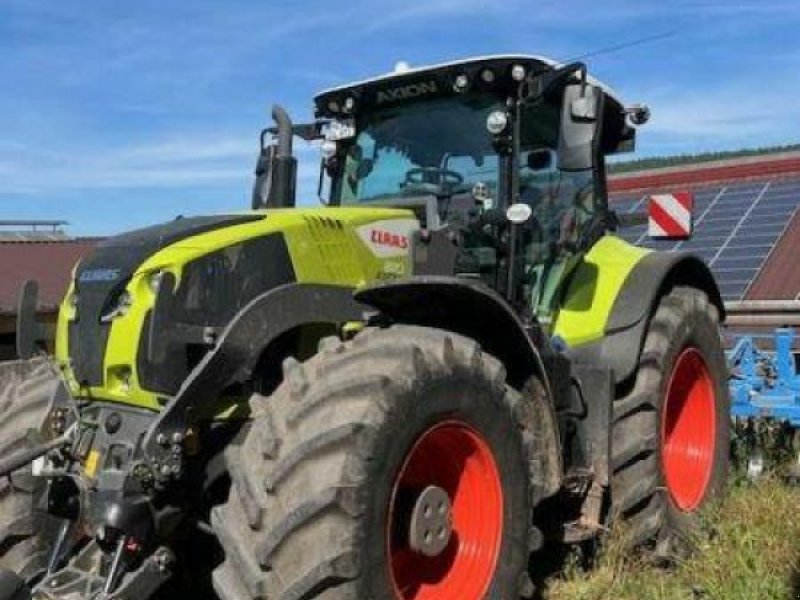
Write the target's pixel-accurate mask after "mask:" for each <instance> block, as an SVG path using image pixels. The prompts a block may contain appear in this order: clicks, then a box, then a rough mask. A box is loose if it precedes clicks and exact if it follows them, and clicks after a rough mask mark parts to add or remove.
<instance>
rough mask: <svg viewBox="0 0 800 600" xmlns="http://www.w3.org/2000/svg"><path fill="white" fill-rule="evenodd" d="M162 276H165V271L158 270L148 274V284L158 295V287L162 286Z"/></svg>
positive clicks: (154, 293)
mask: <svg viewBox="0 0 800 600" xmlns="http://www.w3.org/2000/svg"><path fill="white" fill-rule="evenodd" d="M162 277H164V271H156V272H154V273H151V274H150V275H148V276H147V286H148V287H149V288H150V291H151V292H153V295H155V296H158V289H159V288H160V287H161V278H162Z"/></svg>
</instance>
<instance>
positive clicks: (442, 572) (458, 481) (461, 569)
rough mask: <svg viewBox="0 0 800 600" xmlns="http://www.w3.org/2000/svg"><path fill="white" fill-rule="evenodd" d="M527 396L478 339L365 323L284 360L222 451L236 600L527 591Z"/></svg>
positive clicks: (218, 522)
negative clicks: (276, 380) (268, 392)
mask: <svg viewBox="0 0 800 600" xmlns="http://www.w3.org/2000/svg"><path fill="white" fill-rule="evenodd" d="M525 404H526V402H525V401H523V400H522V398H521V397H520V395H519V394H518V393H517V392H515V391H514V390H512V389H510V388H509V387H508V386H507V385H506V384H505V372H504V369H503V368H502V366H501V365H500V364H499V363H498V362H497V361H496V360H495V359H493V358H492V357H490V356H487V355H485V354H483V353H482V352H481V350H480V348H479V347H478V346H477V344H475V343H474V342H471V341H469V340H467V339H464V338H462V337H459V336H457V335H453V334H450V333H447V332H444V331H440V330H434V329H428V328H419V327H406V326H395V327H391V328H389V329H386V330H376V329H368V330H366V331H365V332H363V333H362V334H360V335H359V336H357V337H356V338H355V340H353V341H352V342H348V343H344V344H343V343H341V342H339V341H338V340H327V341H325V343H324V344H323V349H322V351H321V352H320V353H319V354H318V355H317V356H315V357H314V358H312V359H310V360H309V361H308V362H307V363H305V364H299V363H297V362H295V361H293V360H291V359H290V360H288V361H287V363H286V365H285V380H284V382H283V384H282V385H281V386H280V387H279V388H278V390H277V391H276V392H275V393H274V394H273V395H272V396H271V397H269V398H265V397H261V396H255V397H254V398H253V399H252V401H251V406H252V409H253V420H252V424H251V425H250V426H249V428H248V429H247V430H245V431H243V432H242V434H241V436H240V439H239V441H238V444H236V445H234V446H233V447H231V448H230V449H229V451H228V465H229V467H230V470H231V478H232V487H231V492H230V497H229V499H228V502H227V503H226V504H224V505H223V506H220V507H218V508H216V509H215V511H214V513H213V519H212V524H213V526H214V528H215V529H216V531H217V533H218V535H219V538H220V541H221V543H222V545H223V547H224V549H225V553H226V560H225V562H224V564H223V565H222V566H221V567H220V568H219V569H218V570H217V571H216V573H215V577H214V579H215V586H216V590H217V592H218V593H219V594H220V595H221V596H222V597H223V598H225V599H226V600H233V599H234V598H235V599H239V598H270V599H272V598H275V599H278V598H280V599H284V598H285V599H289V598H298V599H300V598H302V599H306V600H311V599H317V598H319V599H324V600H344V599H347V600H372V599H374V598H382V599H391V600H434V599H436V600H441V599H443V598H458V599H459V600H483V599H494V600H500V599H508V598H518V597H519V596H520V595H523V594H530V593H531V592H532V588H531V584H530V580H529V578H528V577H527V572H526V567H527V562H528V556H529V550H530V548H529V541H532V540H535V539H537V536H535V535H531V533H532V529H531V527H532V526H531V522H532V508H533V507H532V506H531V502H532V498H533V494H532V488H531V483H530V482H531V476H530V469H531V465H532V464H534V456H533V453H534V452H535V450H534V448H535V447H536V445H535V444H534V443H533V437H532V432H533V423H532V422H531V417H530V415H531V414H532V412H531V411H530V410H526V407H525V406H524V405H525Z"/></svg>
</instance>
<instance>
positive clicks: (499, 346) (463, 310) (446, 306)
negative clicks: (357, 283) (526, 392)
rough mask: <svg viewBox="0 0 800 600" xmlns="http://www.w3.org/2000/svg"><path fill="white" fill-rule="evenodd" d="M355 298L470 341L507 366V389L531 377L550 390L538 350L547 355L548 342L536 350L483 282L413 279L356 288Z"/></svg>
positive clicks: (403, 320)
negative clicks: (479, 345)
mask: <svg viewBox="0 0 800 600" xmlns="http://www.w3.org/2000/svg"><path fill="white" fill-rule="evenodd" d="M355 298H356V300H357V301H359V302H361V303H363V304H368V305H370V306H373V307H375V308H376V309H378V310H379V311H380V312H381V313H382V314H383V315H385V316H387V317H389V318H390V319H392V320H394V321H397V322H401V323H405V324H408V325H422V326H427V327H439V328H441V329H447V330H448V331H452V332H454V333H459V334H461V335H464V336H466V337H469V338H472V339H474V340H476V341H478V342H479V343H480V344H481V346H482V347H483V349H484V350H485V351H486V352H488V353H489V354H491V355H493V356H495V357H496V358H498V359H499V360H500V361H501V362H503V364H505V366H506V370H507V371H508V381H509V383H511V385H513V386H515V387H519V388H521V387H522V386H523V385H524V384H525V382H526V381H527V380H528V378H530V376H531V375H533V374H535V375H539V376H540V377H541V378H542V380H543V381H544V382H545V385H547V386H548V391H549V383H548V380H547V373H546V371H545V368H544V363H543V361H542V356H541V353H542V351H544V352H549V351H550V349H549V342H548V340H547V339H546V337H545V336H543V335H542V336H540V337H541V339H540V340H537V343H541V344H543V345H545V347H544V348H542V349H541V350H540V349H539V348H537V347H536V345H535V344H534V341H533V339H532V336H531V335H529V333H528V332H527V331H526V328H525V325H524V324H523V323H522V321H521V320H520V319H519V317H518V316H517V315H516V314H515V313H514V311H513V310H512V309H511V307H510V306H509V305H508V303H507V302H506V301H505V300H503V298H502V297H500V296H499V295H498V294H497V293H496V292H495V291H494V290H492V289H490V288H488V287H487V286H485V285H483V284H481V283H478V282H473V281H470V280H468V279H458V278H455V277H445V276H424V277H411V278H408V279H403V280H398V281H393V282H387V283H381V284H378V285H375V286H372V287H369V288H366V289H363V290H359V291H358V292H357V293H356V295H355ZM537 330H538V328H537ZM534 333H535V332H534ZM534 337H535V336H534Z"/></svg>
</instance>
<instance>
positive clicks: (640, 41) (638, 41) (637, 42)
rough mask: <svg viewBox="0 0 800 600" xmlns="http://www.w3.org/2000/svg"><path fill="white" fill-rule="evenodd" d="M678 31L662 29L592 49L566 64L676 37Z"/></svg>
mask: <svg viewBox="0 0 800 600" xmlns="http://www.w3.org/2000/svg"><path fill="white" fill-rule="evenodd" d="M678 33H679V31H678V30H677V29H673V30H671V31H662V32H661V33H655V34H653V35H648V36H646V37H641V38H635V39H632V40H628V41H626V42H621V43H619V44H614V45H613V46H605V47H603V48H598V49H597V50H592V51H591V52H587V53H586V54H581V55H580V56H576V57H574V58H571V59H569V60H567V61H564V64H569V63H571V62H575V61H579V60H585V59H587V58H591V57H593V56H597V55H599V54H611V53H612V52H619V51H620V50H627V49H628V48H635V47H636V46H642V45H644V44H650V43H652V42H658V41H661V40H666V39H668V38H671V37H675V36H676V35H678Z"/></svg>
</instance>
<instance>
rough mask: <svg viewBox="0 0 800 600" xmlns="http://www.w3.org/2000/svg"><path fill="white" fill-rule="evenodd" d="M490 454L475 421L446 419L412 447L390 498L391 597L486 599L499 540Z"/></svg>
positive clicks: (499, 491) (498, 490)
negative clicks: (392, 592) (392, 595)
mask: <svg viewBox="0 0 800 600" xmlns="http://www.w3.org/2000/svg"><path fill="white" fill-rule="evenodd" d="M503 514H504V512H503V488H502V482H501V479H500V474H499V471H498V468H497V463H496V462H495V457H494V453H493V451H492V449H491V447H490V446H489V443H488V442H487V440H486V439H485V438H484V437H483V436H482V435H481V434H480V433H479V432H478V431H477V430H476V429H475V428H473V427H472V426H470V425H467V424H466V423H463V422H460V421H456V420H448V421H444V422H440V423H438V424H436V425H433V426H432V427H430V428H429V429H428V430H427V431H425V432H424V433H423V434H422V435H421V436H420V437H419V438H418V439H417V441H416V443H415V444H414V445H413V446H412V448H411V449H410V451H409V453H408V454H407V456H406V459H405V461H404V464H403V465H402V466H401V468H400V470H399V472H398V474H397V477H396V479H395V482H394V489H393V491H392V495H391V498H390V501H389V507H388V522H387V528H386V529H387V531H386V534H387V554H388V557H389V570H390V575H391V580H392V585H393V587H394V592H395V593H394V600H443V599H447V600H450V599H451V598H452V599H457V600H483V599H484V598H486V594H487V591H488V590H489V587H490V585H491V582H492V578H493V576H494V573H495V570H496V568H497V564H498V560H499V557H500V551H501V544H502V540H503Z"/></svg>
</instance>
